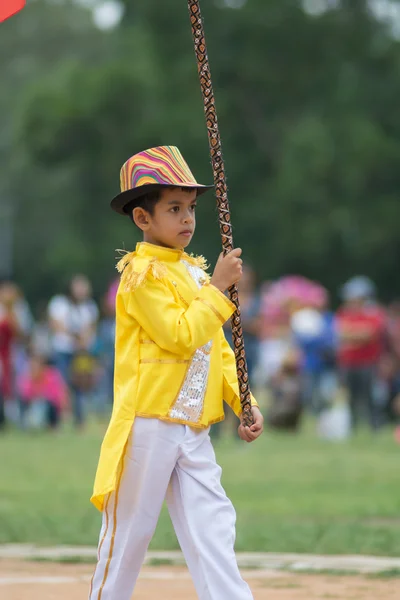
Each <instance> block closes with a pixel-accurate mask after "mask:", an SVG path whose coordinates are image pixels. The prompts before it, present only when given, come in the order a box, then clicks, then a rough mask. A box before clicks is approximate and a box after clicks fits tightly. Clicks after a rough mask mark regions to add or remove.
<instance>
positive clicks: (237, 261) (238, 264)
mask: <svg viewBox="0 0 400 600" xmlns="http://www.w3.org/2000/svg"><path fill="white" fill-rule="evenodd" d="M241 254H242V250H241V248H234V250H231V252H229V253H228V254H226V255H225V256H224V254H223V253H221V254H220V255H219V258H218V261H217V264H216V265H215V269H214V273H213V276H212V277H211V281H210V283H212V285H214V286H215V287H216V288H218V289H219V290H220V291H221V292H225V291H226V290H227V289H229V288H230V287H231V286H232V285H233V284H234V283H237V282H238V281H239V279H240V278H241V276H242V273H243V271H242V265H243V261H242V259H241V258H240V255H241Z"/></svg>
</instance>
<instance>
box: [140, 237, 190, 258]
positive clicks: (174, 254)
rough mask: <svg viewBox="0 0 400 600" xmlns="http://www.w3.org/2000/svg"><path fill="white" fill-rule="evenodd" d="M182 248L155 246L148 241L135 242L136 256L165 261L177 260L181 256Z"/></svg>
mask: <svg viewBox="0 0 400 600" xmlns="http://www.w3.org/2000/svg"><path fill="white" fill-rule="evenodd" d="M183 254H184V253H183V250H179V249H177V248H165V247H164V246H156V245H155V244H149V243H148V242H139V243H138V244H136V256H141V257H142V258H157V259H158V260H163V261H166V262H178V261H179V260H181V258H182V256H183Z"/></svg>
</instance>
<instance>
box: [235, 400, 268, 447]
mask: <svg viewBox="0 0 400 600" xmlns="http://www.w3.org/2000/svg"><path fill="white" fill-rule="evenodd" d="M251 412H252V415H253V419H254V423H253V425H251V426H250V427H245V426H244V425H243V423H240V425H239V428H238V433H239V437H240V439H242V440H244V441H245V442H248V443H250V442H254V440H256V439H257V438H258V437H260V435H261V434H262V432H263V430H264V417H263V416H262V414H261V411H260V409H259V408H258V406H252V408H251Z"/></svg>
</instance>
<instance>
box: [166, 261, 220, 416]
mask: <svg viewBox="0 0 400 600" xmlns="http://www.w3.org/2000/svg"><path fill="white" fill-rule="evenodd" d="M182 263H183V264H184V265H185V267H186V269H187V270H188V272H189V275H190V276H191V277H192V279H193V280H194V281H195V283H196V285H197V287H198V288H199V289H200V288H201V286H202V285H203V284H204V280H205V278H204V272H203V270H202V269H200V268H199V267H196V266H194V265H191V264H190V263H188V262H186V261H185V260H183V261H182ZM211 349H212V340H211V341H209V342H208V343H207V344H205V345H204V346H202V347H201V348H198V349H197V350H196V351H195V353H194V354H193V356H192V360H191V361H190V363H189V368H188V370H187V372H186V375H185V379H184V382H183V385H182V387H181V389H180V392H179V395H178V397H177V399H176V400H175V402H174V404H173V405H172V407H171V409H170V411H169V413H168V416H169V417H170V418H172V419H177V420H180V421H189V422H192V423H197V422H198V421H199V420H200V418H201V415H202V412H203V406H204V397H205V394H206V390H207V382H208V374H209V370H210V353H211Z"/></svg>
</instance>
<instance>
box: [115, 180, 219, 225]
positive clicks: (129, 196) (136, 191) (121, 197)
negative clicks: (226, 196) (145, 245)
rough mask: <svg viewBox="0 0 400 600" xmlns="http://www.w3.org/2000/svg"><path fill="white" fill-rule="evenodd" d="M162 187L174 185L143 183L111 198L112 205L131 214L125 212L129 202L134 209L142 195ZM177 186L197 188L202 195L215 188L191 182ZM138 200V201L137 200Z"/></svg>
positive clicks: (121, 211)
mask: <svg viewBox="0 0 400 600" xmlns="http://www.w3.org/2000/svg"><path fill="white" fill-rule="evenodd" d="M162 187H172V184H170V183H168V184H167V183H146V184H145V185H141V186H139V187H137V188H133V189H132V190H126V192H121V193H120V194H118V195H117V196H115V198H113V199H112V200H111V203H110V206H111V208H112V209H113V210H114V211H115V212H117V213H118V214H120V215H123V216H125V217H126V216H129V215H128V213H127V212H125V210H124V209H125V206H127V205H128V204H132V206H131V208H132V209H134V208H135V207H136V206H138V205H139V204H140V199H141V198H142V196H145V195H146V194H149V193H150V192H154V191H155V190H158V189H160V188H162ZM176 187H182V188H188V189H191V190H197V195H198V196H200V195H201V194H204V193H205V192H208V190H211V189H213V188H214V186H213V185H200V184H197V185H193V184H191V183H188V184H185V183H181V184H177V185H176ZM135 200H136V202H135Z"/></svg>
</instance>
